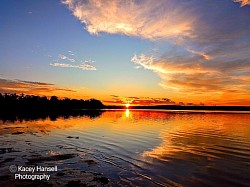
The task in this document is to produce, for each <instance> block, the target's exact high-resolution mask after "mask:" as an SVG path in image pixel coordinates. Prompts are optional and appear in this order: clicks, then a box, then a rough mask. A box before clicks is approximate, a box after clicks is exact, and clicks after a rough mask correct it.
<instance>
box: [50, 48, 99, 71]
mask: <svg viewBox="0 0 250 187" xmlns="http://www.w3.org/2000/svg"><path fill="white" fill-rule="evenodd" d="M68 53H69V55H71V56H74V55H75V54H74V53H73V52H72V51H68ZM62 60H63V61H64V60H67V61H70V62H74V64H69V63H61V62H60V61H62ZM94 62H95V61H93V60H91V59H89V60H84V59H83V60H80V61H77V60H76V59H74V58H70V57H68V56H66V55H64V54H59V55H58V58H57V59H55V62H51V63H49V65H50V66H54V67H62V68H78V69H81V70H90V71H95V70H96V67H94V66H93V65H91V64H92V63H94Z"/></svg>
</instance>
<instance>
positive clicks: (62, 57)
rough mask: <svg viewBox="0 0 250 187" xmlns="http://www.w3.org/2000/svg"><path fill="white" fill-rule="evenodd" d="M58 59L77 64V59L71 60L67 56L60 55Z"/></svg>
mask: <svg viewBox="0 0 250 187" xmlns="http://www.w3.org/2000/svg"><path fill="white" fill-rule="evenodd" d="M70 54H72V53H70ZM58 58H60V59H62V60H68V61H70V62H76V60H75V59H73V58H69V57H67V56H65V55H63V54H59V55H58Z"/></svg>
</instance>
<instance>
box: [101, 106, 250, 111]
mask: <svg viewBox="0 0 250 187" xmlns="http://www.w3.org/2000/svg"><path fill="white" fill-rule="evenodd" d="M105 108H106V109H126V107H124V106H105ZM128 109H151V110H176V111H250V106H179V105H155V106H130V107H129V108H128Z"/></svg>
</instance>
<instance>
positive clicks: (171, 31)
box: [0, 0, 250, 106]
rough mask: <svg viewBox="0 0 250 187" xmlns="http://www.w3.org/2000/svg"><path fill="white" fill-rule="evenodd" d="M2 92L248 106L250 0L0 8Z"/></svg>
mask: <svg viewBox="0 0 250 187" xmlns="http://www.w3.org/2000/svg"><path fill="white" fill-rule="evenodd" d="M0 49H1V50H0V92H1V93H17V94H20V93H24V94H34V95H45V96H52V95H57V96H59V97H61V98H64V97H68V98H77V99H90V98H96V99H99V100H101V101H102V102H104V104H110V105H120V104H126V103H130V104H133V105H155V104H185V105H186V104H205V105H248V106H249V105H250V1H249V0H183V1H180V0H157V1H155V0H110V1H104V0H62V1H51V0H41V1H32V0H22V1H19V0H1V1H0Z"/></svg>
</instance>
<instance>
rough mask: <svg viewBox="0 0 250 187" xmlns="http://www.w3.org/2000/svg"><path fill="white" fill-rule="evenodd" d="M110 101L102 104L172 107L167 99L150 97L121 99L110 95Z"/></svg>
mask: <svg viewBox="0 0 250 187" xmlns="http://www.w3.org/2000/svg"><path fill="white" fill-rule="evenodd" d="M111 97H112V99H111V100H104V101H103V102H104V103H105V104H108V105H122V106H124V105H125V104H127V103H129V104H130V105H144V106H149V105H173V104H175V102H174V101H172V100H171V99H168V98H152V97H123V96H117V95H111Z"/></svg>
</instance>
